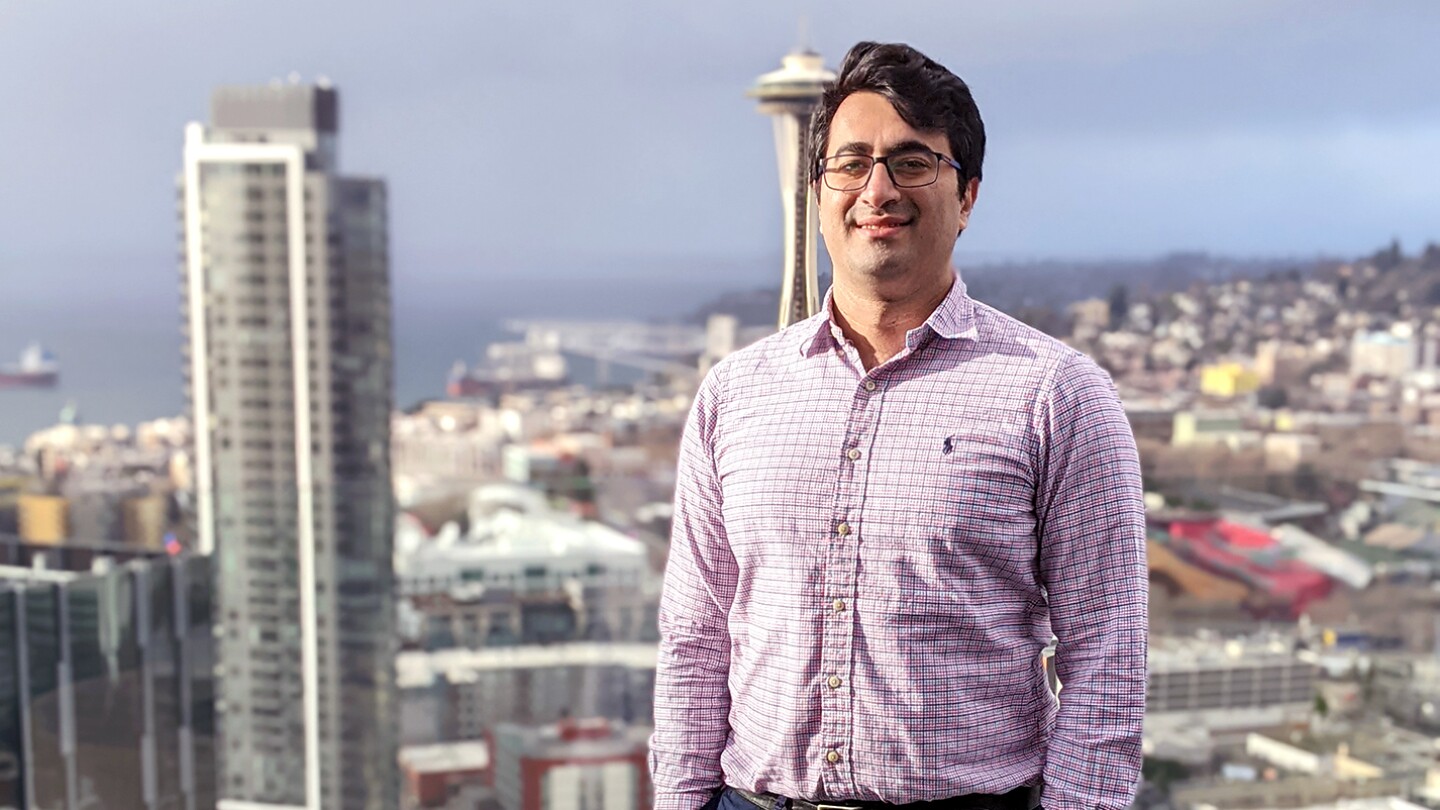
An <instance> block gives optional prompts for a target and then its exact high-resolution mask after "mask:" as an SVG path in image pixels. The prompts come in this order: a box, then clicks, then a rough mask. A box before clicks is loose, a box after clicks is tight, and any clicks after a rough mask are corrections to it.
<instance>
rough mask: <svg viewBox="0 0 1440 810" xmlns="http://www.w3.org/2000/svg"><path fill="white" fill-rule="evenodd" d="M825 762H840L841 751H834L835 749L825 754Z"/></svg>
mask: <svg viewBox="0 0 1440 810" xmlns="http://www.w3.org/2000/svg"><path fill="white" fill-rule="evenodd" d="M825 761H826V762H839V761H840V752H839V751H836V750H835V749H833V748H832V749H830V751H829V752H827V753H826V754H825Z"/></svg>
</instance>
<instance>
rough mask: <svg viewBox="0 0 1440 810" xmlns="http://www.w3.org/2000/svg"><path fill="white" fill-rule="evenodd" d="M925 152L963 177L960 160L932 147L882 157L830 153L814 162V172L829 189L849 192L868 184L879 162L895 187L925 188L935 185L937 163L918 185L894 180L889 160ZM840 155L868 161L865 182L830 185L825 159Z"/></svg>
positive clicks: (893, 171)
mask: <svg viewBox="0 0 1440 810" xmlns="http://www.w3.org/2000/svg"><path fill="white" fill-rule="evenodd" d="M925 152H929V153H930V154H932V155H934V156H935V157H937V158H939V159H940V161H941V162H942V163H948V164H950V165H951V166H952V167H954V169H955V173H956V174H958V175H960V176H961V177H963V176H964V175H965V169H964V167H962V166H961V165H960V161H958V160H956V159H955V158H952V157H950V156H949V155H946V154H942V153H940V152H936V151H935V150H934V149H906V150H905V151H903V152H896V153H895V154H893V155H886V156H884V157H875V156H873V155H861V154H840V155H831V156H830V157H822V158H820V159H819V160H818V161H817V162H816V164H815V170H816V173H817V174H819V175H820V177H819V178H818V179H820V180H821V181H822V182H824V183H825V187H826V188H828V189H830V190H831V191H839V192H841V193H849V192H854V191H859V190H860V189H862V188H865V187H866V186H868V185H870V178H871V176H873V175H874V174H875V167H876V166H877V165H881V164H883V165H884V166H885V173H886V174H887V175H889V176H890V184H891V185H893V186H895V187H896V188H925V187H926V186H933V185H935V183H936V182H937V181H938V180H939V179H940V164H939V163H937V164H935V176H934V177H932V178H930V180H929V181H928V182H925V183H920V184H918V185H905V184H904V183H901V182H900V181H898V180H896V179H895V170H894V169H892V168H890V161H891V160H892V159H893V158H897V157H907V156H909V155H915V154H924V153H925ZM842 157H854V158H864V159H865V160H868V161H870V170H869V171H867V172H865V182H863V183H861V184H860V185H858V186H855V187H854V188H835V187H834V186H832V185H830V180H829V179H828V178H826V177H825V175H826V173H827V172H826V171H825V161H827V160H834V159H836V158H842Z"/></svg>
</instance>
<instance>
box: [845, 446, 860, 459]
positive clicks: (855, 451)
mask: <svg viewBox="0 0 1440 810" xmlns="http://www.w3.org/2000/svg"><path fill="white" fill-rule="evenodd" d="M845 455H846V456H849V458H850V460H851V461H854V460H855V459H857V458H860V448H858V447H852V448H850V450H849V451H847V452H846V453H845Z"/></svg>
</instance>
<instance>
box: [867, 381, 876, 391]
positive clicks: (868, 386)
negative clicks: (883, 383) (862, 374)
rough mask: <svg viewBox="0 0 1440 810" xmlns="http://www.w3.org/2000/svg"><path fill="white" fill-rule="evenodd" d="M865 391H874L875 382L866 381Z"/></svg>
mask: <svg viewBox="0 0 1440 810" xmlns="http://www.w3.org/2000/svg"><path fill="white" fill-rule="evenodd" d="M865 390H866V391H874V390H875V381H874V380H866V381H865Z"/></svg>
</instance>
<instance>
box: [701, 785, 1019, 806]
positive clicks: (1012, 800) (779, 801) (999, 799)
mask: <svg viewBox="0 0 1440 810" xmlns="http://www.w3.org/2000/svg"><path fill="white" fill-rule="evenodd" d="M727 790H733V791H735V795H737V796H740V797H741V798H743V799H745V800H746V801H748V802H750V803H751V804H753V805H755V806H756V807H758V808H760V810H1033V808H1037V807H1039V806H1040V801H1039V800H1040V796H1039V794H1040V788H1039V787H1030V786H1028V785H1022V786H1020V787H1018V788H1015V789H1014V790H1012V791H1010V792H1009V793H967V794H966V795H964V796H955V797H953V798H949V799H937V800H936V801H933V802H911V803H909V804H887V803H885V802H861V801H846V802H812V801H807V800H805V799H789V798H786V797H784V796H776V795H774V794H773V793H752V792H750V791H748V790H742V789H740V788H734V787H732V788H727Z"/></svg>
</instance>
